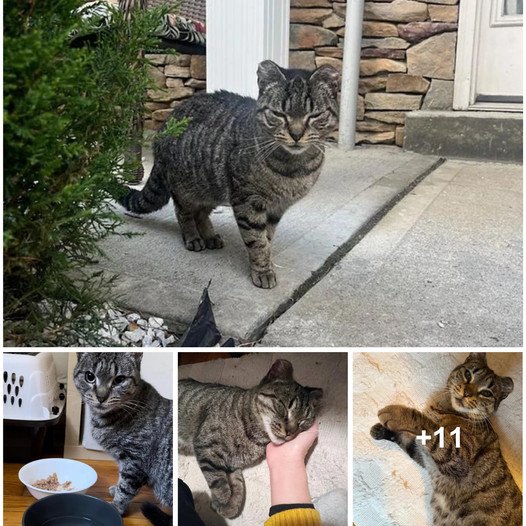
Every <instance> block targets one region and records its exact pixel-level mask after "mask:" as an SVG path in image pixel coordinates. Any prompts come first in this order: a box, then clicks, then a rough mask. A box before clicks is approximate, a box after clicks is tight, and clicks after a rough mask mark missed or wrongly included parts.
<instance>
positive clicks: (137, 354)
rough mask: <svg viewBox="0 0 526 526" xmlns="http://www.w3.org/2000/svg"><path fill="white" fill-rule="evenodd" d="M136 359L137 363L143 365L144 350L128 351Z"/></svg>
mask: <svg viewBox="0 0 526 526" xmlns="http://www.w3.org/2000/svg"><path fill="white" fill-rule="evenodd" d="M128 354H129V355H130V356H131V357H132V358H133V359H134V360H135V363H136V364H137V365H141V361H142V355H143V353H142V352H130V353H128Z"/></svg>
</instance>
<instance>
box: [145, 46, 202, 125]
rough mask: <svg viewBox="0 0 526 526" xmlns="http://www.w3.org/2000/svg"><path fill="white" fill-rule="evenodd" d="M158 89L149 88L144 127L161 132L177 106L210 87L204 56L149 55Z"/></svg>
mask: <svg viewBox="0 0 526 526" xmlns="http://www.w3.org/2000/svg"><path fill="white" fill-rule="evenodd" d="M147 58H148V59H149V60H150V61H151V62H152V63H153V65H152V66H151V72H152V77H153V79H154V81H155V84H156V85H157V86H158V87H157V88H156V89H150V90H148V99H147V102H146V104H145V108H146V113H145V120H144V129H145V130H153V131H157V130H159V129H160V128H161V126H162V125H163V123H164V121H165V120H166V119H167V118H168V117H169V116H170V114H171V112H172V110H173V108H175V107H176V106H177V105H178V104H180V103H181V102H182V101H183V100H184V99H187V98H188V97H191V96H192V95H193V94H194V93H197V92H198V91H201V90H203V89H205V88H206V58H205V56H204V55H181V54H177V55H161V54H155V55H147Z"/></svg>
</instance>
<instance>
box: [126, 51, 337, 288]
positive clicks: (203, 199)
mask: <svg viewBox="0 0 526 526" xmlns="http://www.w3.org/2000/svg"><path fill="white" fill-rule="evenodd" d="M338 84H339V73H338V72H337V71H336V70H335V69H334V68H332V67H331V66H322V67H321V68H319V69H317V70H316V71H314V72H308V71H304V70H297V69H283V68H280V67H278V66H277V65H276V64H274V62H272V61H270V60H265V61H264V62H262V63H261V64H260V65H259V68H258V85H259V97H258V99H257V101H256V100H254V99H252V98H249V97H242V96H240V95H236V94H234V93H229V92H227V91H218V92H215V93H209V94H199V95H194V96H193V97H191V98H190V99H187V100H185V101H184V102H182V103H181V104H180V105H179V106H177V107H176V108H175V109H174V111H173V113H172V115H171V117H170V118H171V119H177V120H179V119H182V118H184V117H187V118H189V119H190V120H189V123H188V126H187V128H186V130H185V131H184V132H183V134H182V135H181V136H179V137H177V138H176V137H173V136H169V135H164V134H160V135H159V136H157V137H156V139H155V140H154V144H153V152H154V165H153V168H152V172H151V174H150V177H149V179H148V182H147V183H146V186H145V187H144V189H143V190H141V191H138V190H130V192H129V193H128V194H127V195H126V196H125V197H124V198H123V199H122V200H121V204H122V205H123V206H124V207H125V208H126V209H128V210H130V211H132V212H136V213H139V214H146V213H149V212H153V211H155V210H159V209H160V208H162V207H163V206H165V205H166V204H167V203H168V201H169V200H170V197H172V198H173V201H174V205H175V212H176V216H177V221H178V222H179V226H180V228H181V233H182V236H183V241H184V244H185V247H186V248H187V249H188V250H193V251H200V250H203V249H205V248H209V249H217V248H222V247H223V240H222V239H221V236H220V235H219V234H216V233H215V231H214V228H213V226H212V223H211V222H210V217H209V216H210V213H211V211H212V210H213V209H214V208H215V207H216V206H218V205H231V206H232V208H233V211H234V215H235V218H236V221H237V225H238V227H239V230H240V232H241V236H242V238H243V241H244V243H245V246H246V249H247V251H248V256H249V260H250V271H251V276H252V282H253V283H254V285H256V286H257V287H262V288H272V287H274V286H275V285H276V276H275V273H274V270H273V266H272V261H271V242H272V238H273V236H274V231H275V229H276V226H277V224H278V222H279V221H280V219H281V216H282V215H283V214H284V212H285V211H286V210H287V208H289V207H290V206H291V205H292V204H294V203H295V202H296V201H298V200H299V199H301V198H302V197H304V196H305V195H306V194H307V192H308V191H309V190H310V189H311V188H312V186H313V185H314V183H315V182H316V180H317V179H318V176H319V174H320V171H321V167H322V164H323V161H324V140H325V138H326V137H327V136H328V135H329V134H330V133H331V132H332V131H334V130H335V128H336V126H337V122H338V103H337V100H336V97H337V94H338ZM165 126H166V125H165Z"/></svg>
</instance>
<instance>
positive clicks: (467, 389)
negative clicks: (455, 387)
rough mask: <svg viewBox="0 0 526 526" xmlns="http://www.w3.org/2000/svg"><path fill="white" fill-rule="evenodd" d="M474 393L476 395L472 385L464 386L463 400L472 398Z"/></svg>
mask: <svg viewBox="0 0 526 526" xmlns="http://www.w3.org/2000/svg"><path fill="white" fill-rule="evenodd" d="M475 393H476V389H475V386H474V385H473V384H466V385H465V386H464V398H467V397H470V396H473V395H474V394H475Z"/></svg>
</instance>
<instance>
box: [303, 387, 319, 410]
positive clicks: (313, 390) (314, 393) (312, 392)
mask: <svg viewBox="0 0 526 526" xmlns="http://www.w3.org/2000/svg"><path fill="white" fill-rule="evenodd" d="M305 389H307V391H308V393H309V400H310V401H311V402H312V403H313V405H314V406H318V405H319V404H320V401H321V399H322V398H323V389H320V388H319V387H305Z"/></svg>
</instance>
